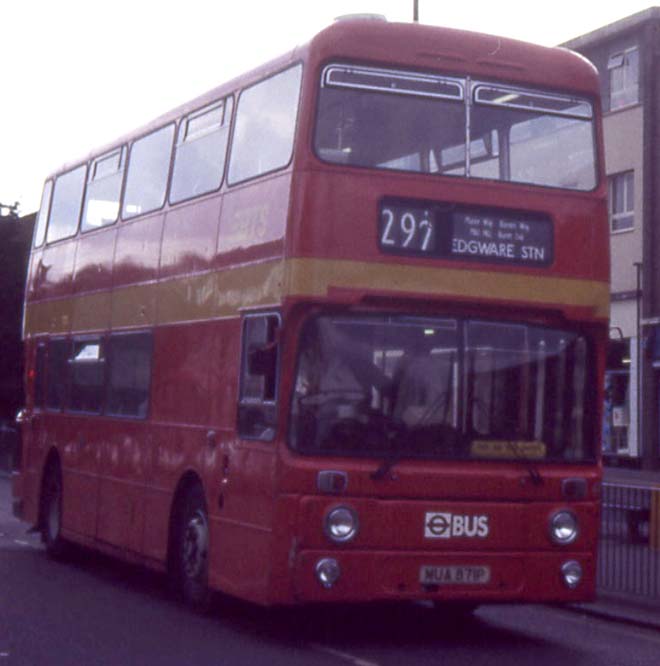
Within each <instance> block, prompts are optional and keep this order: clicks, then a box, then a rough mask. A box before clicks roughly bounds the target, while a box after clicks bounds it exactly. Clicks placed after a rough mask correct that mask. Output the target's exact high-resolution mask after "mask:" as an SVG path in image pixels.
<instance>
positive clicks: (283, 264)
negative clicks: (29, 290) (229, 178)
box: [25, 259, 609, 336]
mask: <svg viewBox="0 0 660 666" xmlns="http://www.w3.org/2000/svg"><path fill="white" fill-rule="evenodd" d="M332 288H338V289H353V290H367V291H373V292H376V293H377V292H381V293H383V294H391V293H393V292H399V293H401V294H402V295H406V296H409V295H411V294H419V295H422V296H431V295H432V296H436V297H447V298H465V299H470V300H474V299H479V300H483V301H484V302H486V301H507V302H514V303H520V304H532V305H545V306H551V305H555V306H561V305H567V306H571V307H581V308H587V309H589V310H591V315H592V316H593V317H595V318H598V319H604V318H606V317H607V316H608V312H609V288H608V285H607V283H605V282H597V281H592V280H580V279H572V278H558V277H553V276H550V275H548V276H547V277H545V276H543V277H541V276H529V275H520V274H506V273H492V272H488V271H475V270H471V271H466V270H463V269H447V268H428V267H416V266H410V265H407V266H403V265H395V264H385V263H374V262H371V263H368V262H357V261H340V260H331V259H330V260H326V259H290V260H286V261H285V260H281V259H276V260H269V261H264V262H260V263H256V262H255V263H252V264H245V265H242V266H237V267H232V268H227V269H220V270H218V271H213V272H209V273H203V274H198V275H191V276H186V277H178V278H172V279H168V280H163V281H161V282H152V283H148V284H142V285H134V286H129V287H120V288H117V289H115V290H114V291H113V292H97V293H93V294H82V295H78V296H74V297H69V298H61V299H53V300H48V301H43V302H36V303H29V304H28V305H27V308H26V313H25V333H26V335H28V336H32V335H37V334H40V333H51V334H53V333H55V334H57V333H68V332H82V331H93V330H107V329H109V328H134V327H143V326H155V325H164V324H174V323H181V322H186V321H204V320H209V319H217V318H223V317H229V316H236V315H237V314H238V313H239V312H240V311H241V310H244V309H246V308H257V307H264V306H269V305H276V304H277V303H280V302H281V301H282V299H283V298H285V297H287V296H302V297H304V296H317V297H323V296H326V295H327V294H328V292H329V291H330V290H331V289H332Z"/></svg>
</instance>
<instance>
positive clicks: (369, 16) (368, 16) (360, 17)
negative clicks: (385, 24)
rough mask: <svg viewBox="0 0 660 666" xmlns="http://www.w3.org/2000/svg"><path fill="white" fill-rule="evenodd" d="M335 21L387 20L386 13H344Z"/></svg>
mask: <svg viewBox="0 0 660 666" xmlns="http://www.w3.org/2000/svg"><path fill="white" fill-rule="evenodd" d="M335 21H387V18H386V17H385V15H384V14H344V15H342V16H337V18H336V19H335Z"/></svg>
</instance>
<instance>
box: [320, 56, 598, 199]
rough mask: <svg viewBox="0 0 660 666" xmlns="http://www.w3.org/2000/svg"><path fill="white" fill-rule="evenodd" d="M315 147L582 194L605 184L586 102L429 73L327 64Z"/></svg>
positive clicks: (334, 157) (389, 164)
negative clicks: (600, 179) (600, 178)
mask: <svg viewBox="0 0 660 666" xmlns="http://www.w3.org/2000/svg"><path fill="white" fill-rule="evenodd" d="M468 99H469V100H470V102H471V103H470V104H467V100H468ZM315 151H316V154H317V155H318V157H319V158H320V159H322V160H324V161H326V162H331V163H335V164H344V165H347V166H358V167H369V168H376V169H392V170H398V171H412V172H418V173H427V174H440V175H447V176H463V177H471V178H488V179H493V180H503V181H510V182H515V183H524V184H531V185H542V186H546V187H558V188H565V189H572V190H583V191H589V190H593V189H594V188H595V187H596V184H597V179H596V151H595V137H594V129H593V109H592V105H591V103H590V102H589V101H588V100H585V99H583V98H577V97H574V96H570V95H560V94H556V93H549V92H544V91H539V90H530V89H523V88H518V87H511V86H503V85H499V84H498V85H496V84H490V83H483V82H475V81H470V80H468V79H461V78H452V77H441V76H433V75H429V74H415V73H410V72H401V71H391V70H378V69H372V68H367V67H349V66H345V65H330V66H328V67H326V69H325V70H324V72H323V77H322V80H321V90H320V96H319V108H318V118H317V124H316V134H315Z"/></svg>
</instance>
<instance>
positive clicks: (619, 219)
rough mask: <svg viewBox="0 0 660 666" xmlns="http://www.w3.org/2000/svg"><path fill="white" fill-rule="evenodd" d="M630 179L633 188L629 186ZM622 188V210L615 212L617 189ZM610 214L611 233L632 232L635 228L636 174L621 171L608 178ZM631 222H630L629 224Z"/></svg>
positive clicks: (620, 192) (630, 171) (608, 206)
mask: <svg viewBox="0 0 660 666" xmlns="http://www.w3.org/2000/svg"><path fill="white" fill-rule="evenodd" d="M628 178H631V179H632V183H631V187H629V186H628V184H629V183H628ZM617 185H618V186H619V187H620V190H619V194H620V195H621V197H622V201H623V206H622V210H619V211H615V210H614V203H615V197H614V192H615V187H617ZM607 198H608V204H607V208H608V213H609V219H610V231H611V232H612V233H620V232H623V231H631V230H633V229H634V228H635V172H634V171H633V170H632V169H631V170H629V171H621V172H620V173H615V174H612V175H610V176H609V177H608V196H607ZM628 220H630V222H628Z"/></svg>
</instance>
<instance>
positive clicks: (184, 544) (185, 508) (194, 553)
mask: <svg viewBox="0 0 660 666" xmlns="http://www.w3.org/2000/svg"><path fill="white" fill-rule="evenodd" d="M173 551H174V552H173V554H172V555H173V557H172V569H171V572H170V573H171V576H172V578H173V583H174V587H175V590H176V591H177V593H178V594H179V596H180V597H181V599H182V600H183V601H184V603H185V604H186V605H188V606H190V607H191V608H192V609H194V610H195V611H197V612H202V613H203V612H207V611H208V610H210V608H211V601H212V595H211V591H210V590H209V587H208V572H209V558H208V555H209V521H208V512H207V510H206V502H205V500H204V492H203V491H202V489H201V488H200V487H199V486H193V487H191V488H190V489H189V490H188V491H187V492H186V494H185V495H184V496H183V498H182V499H181V500H180V502H179V503H178V506H177V508H176V515H175V525H174V541H173Z"/></svg>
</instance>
